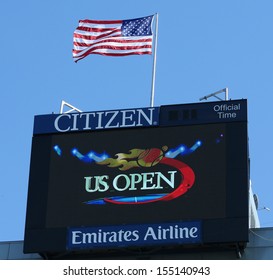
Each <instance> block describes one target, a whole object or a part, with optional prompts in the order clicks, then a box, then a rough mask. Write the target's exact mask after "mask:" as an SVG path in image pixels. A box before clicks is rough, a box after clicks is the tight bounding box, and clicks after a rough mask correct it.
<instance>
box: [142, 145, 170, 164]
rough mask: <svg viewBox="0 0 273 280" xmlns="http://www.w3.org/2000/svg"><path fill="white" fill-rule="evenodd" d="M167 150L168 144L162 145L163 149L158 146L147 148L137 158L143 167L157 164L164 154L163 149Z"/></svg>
mask: <svg viewBox="0 0 273 280" xmlns="http://www.w3.org/2000/svg"><path fill="white" fill-rule="evenodd" d="M166 150H167V147H166V146H164V147H162V150H161V149H158V148H152V149H146V150H144V151H143V152H142V153H140V154H139V156H138V158H137V163H138V164H139V165H140V166H141V167H151V166H155V165H156V164H158V163H159V162H160V161H161V159H162V158H163V156H164V154H163V151H166Z"/></svg>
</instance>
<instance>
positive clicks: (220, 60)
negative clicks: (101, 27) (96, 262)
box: [0, 0, 273, 241]
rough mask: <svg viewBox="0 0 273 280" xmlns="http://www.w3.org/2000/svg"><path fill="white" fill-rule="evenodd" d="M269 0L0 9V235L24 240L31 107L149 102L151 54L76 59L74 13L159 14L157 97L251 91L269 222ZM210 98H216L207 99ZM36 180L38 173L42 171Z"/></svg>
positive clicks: (266, 221) (48, 109) (258, 173)
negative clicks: (73, 43) (75, 60)
mask: <svg viewBox="0 0 273 280" xmlns="http://www.w3.org/2000/svg"><path fill="white" fill-rule="evenodd" d="M272 11H273V1H272V0H259V1H258V0H222V1H219V0H206V1H204V0H195V1H186V0H169V1H165V0H159V1H151V0H150V1H147V0H138V1H134V2H130V1H125V0H115V1H110V0H105V1H90V0H81V1H72V0H58V1H56V0H54V1H53V0H47V1H42V0H24V1H21V0H10V1H4V2H3V3H2V4H1V9H0V24H1V27H2V29H1V39H0V40H1V44H0V51H1V62H0V71H1V72H0V73H1V77H0V81H1V93H0V96H1V120H0V130H1V137H0V144H1V157H0V170H1V172H0V241H5V240H22V239H23V237H24V223H25V212H26V198H27V188H28V175H29V164H30V150H31V138H32V129H33V118H34V115H40V114H48V113H52V112H55V113H58V112H59V109H60V104H61V100H65V101H66V102H68V103H71V104H73V105H74V106H76V107H78V108H80V109H81V110H83V111H96V110H104V109H105V110H107V109H114V108H117V109H118V108H134V107H147V106H149V104H150V88H151V74H152V56H149V55H145V56H129V57H123V58H117V57H103V56H99V55H90V56H88V57H87V58H85V59H83V60H81V61H79V62H78V63H77V64H75V63H74V62H73V59H72V52H71V50H72V37H73V31H74V30H75V28H76V27H77V25H78V20H79V19H86V18H87V19H129V18H136V17H141V16H146V15H150V14H154V13H156V12H158V13H159V34H158V53H157V75H156V86H155V106H160V105H164V104H176V103H192V102H199V98H200V97H202V96H204V95H207V94H210V93H212V92H215V91H217V90H219V89H222V88H225V87H228V88H229V97H230V98H232V99H240V98H247V99H248V104H249V111H248V116H249V148H250V158H251V180H252V188H253V191H254V193H256V194H258V196H259V202H260V207H263V206H266V207H269V208H271V211H266V210H260V211H259V216H260V221H261V225H262V226H263V227H269V226H273V195H272V189H273V184H272V172H273V171H272V166H273V164H272V158H273V151H272V147H271V145H272V144H273V125H272V121H273V16H272ZM211 101H213V99H212V100H211ZM41 179H42V178H41Z"/></svg>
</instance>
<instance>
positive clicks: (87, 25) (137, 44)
mask: <svg viewBox="0 0 273 280" xmlns="http://www.w3.org/2000/svg"><path fill="white" fill-rule="evenodd" d="M153 17H154V16H153V15H152V16H147V17H142V18H137V19H128V20H88V19H85V20H80V21H79V26H78V27H77V29H76V30H75V31H74V36H73V58H74V61H75V62H77V61H78V60H80V59H83V58H85V57H86V56H87V55H89V54H100V55H108V56H126V55H133V54H139V55H140V54H151V53H152V42H153V34H152V21H153Z"/></svg>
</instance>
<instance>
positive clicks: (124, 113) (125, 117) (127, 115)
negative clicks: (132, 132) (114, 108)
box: [120, 110, 136, 127]
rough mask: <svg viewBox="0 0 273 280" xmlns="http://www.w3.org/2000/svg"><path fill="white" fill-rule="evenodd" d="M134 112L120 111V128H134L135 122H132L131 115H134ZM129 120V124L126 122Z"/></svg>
mask: <svg viewBox="0 0 273 280" xmlns="http://www.w3.org/2000/svg"><path fill="white" fill-rule="evenodd" d="M135 112H136V111H135V110H126V111H121V113H122V122H121V125H120V127H128V126H129V127H130V126H135V121H134V122H132V120H133V115H134V114H135ZM127 120H129V121H130V122H128V121H127Z"/></svg>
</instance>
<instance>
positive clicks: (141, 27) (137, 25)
mask: <svg viewBox="0 0 273 280" xmlns="http://www.w3.org/2000/svg"><path fill="white" fill-rule="evenodd" d="M152 20H153V16H149V17H144V18H137V19H129V20H124V21H123V23H122V26H121V34H122V36H147V35H152V28H151V27H152Z"/></svg>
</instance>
